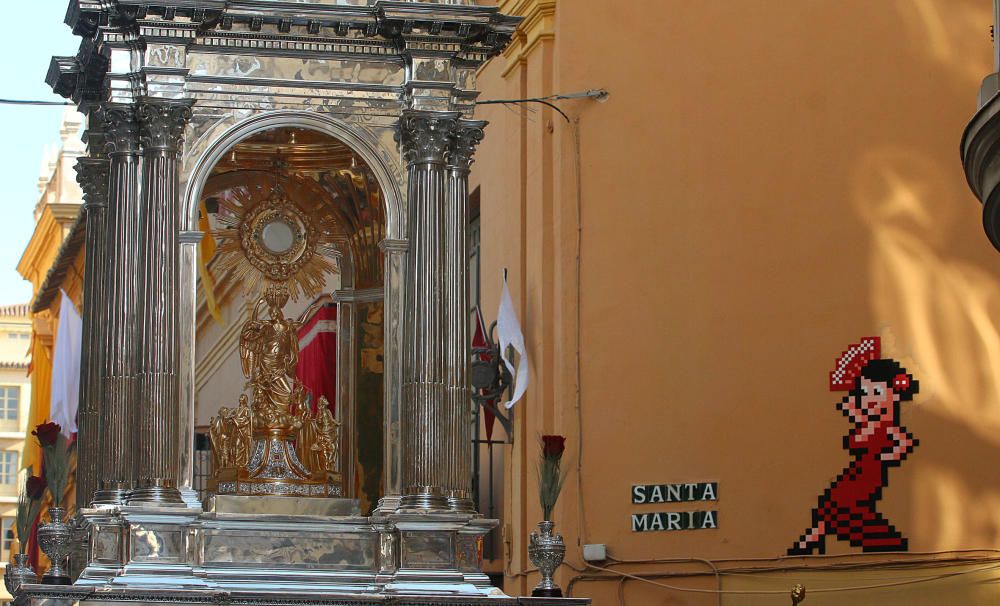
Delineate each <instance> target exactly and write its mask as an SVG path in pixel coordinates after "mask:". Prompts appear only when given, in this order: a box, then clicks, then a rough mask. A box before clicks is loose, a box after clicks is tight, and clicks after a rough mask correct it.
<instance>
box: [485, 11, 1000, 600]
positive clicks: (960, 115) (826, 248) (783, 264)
mask: <svg viewBox="0 0 1000 606" xmlns="http://www.w3.org/2000/svg"><path fill="white" fill-rule="evenodd" d="M496 4H499V6H500V8H501V9H502V10H503V11H504V12H506V13H510V14H516V15H520V16H523V17H524V18H525V19H524V22H523V23H522V24H521V26H520V29H519V35H518V36H517V37H515V40H514V42H513V43H512V44H511V45H510V47H509V48H508V49H507V50H506V51H505V52H504V53H503V55H502V56H500V57H497V58H496V59H494V60H493V61H492V62H490V63H488V64H487V65H486V66H485V67H484V68H483V69H482V70H481V71H480V73H479V79H478V85H479V87H480V89H481V90H482V91H483V93H482V95H481V97H480V101H498V100H509V101H512V102H511V103H505V104H482V105H480V106H479V108H478V109H477V115H478V116H479V117H481V118H482V119H485V120H489V122H490V126H489V127H488V136H487V137H486V138H485V140H484V141H483V143H482V145H481V148H480V150H479V152H478V153H477V158H476V164H475V166H474V169H473V174H472V180H473V184H472V187H473V188H477V187H478V196H479V199H480V204H481V213H480V222H481V224H480V226H479V227H480V233H481V234H482V235H481V248H480V251H481V257H480V259H481V260H480V272H481V275H482V286H481V291H482V302H483V308H484V310H485V311H486V315H487V318H486V321H487V323H489V321H491V319H492V316H493V315H494V314H495V311H494V310H496V306H497V301H498V299H499V293H500V285H501V282H500V277H501V273H502V270H503V268H506V269H507V270H508V275H509V278H508V280H509V285H510V289H511V291H512V294H513V298H514V303H515V307H517V310H518V313H519V315H520V318H521V322H522V325H523V327H524V332H525V336H526V339H527V346H528V350H529V354H530V358H531V373H532V377H531V383H530V386H529V388H528V392H527V395H526V397H525V399H524V400H523V401H522V402H520V403H518V404H517V406H516V407H515V414H514V420H515V430H514V440H513V444H512V445H510V446H506V447H504V457H503V458H504V466H505V469H504V473H503V477H504V483H505V484H504V486H503V490H502V492H503V495H504V496H503V504H502V510H503V527H502V529H503V532H502V534H501V537H500V540H501V541H502V543H503V548H502V549H501V550H498V559H500V561H499V562H496V566H497V569H499V570H502V571H503V573H504V576H505V591H507V592H508V593H511V594H523V593H526V592H528V591H530V590H531V588H532V587H533V586H534V584H535V583H536V582H537V580H538V575H537V573H536V572H535V571H534V569H533V568H532V566H531V564H530V562H529V560H528V555H527V535H528V533H529V532H530V531H531V530H533V529H534V527H535V524H536V523H537V522H538V521H539V520H540V519H541V509H540V506H539V504H538V492H537V476H536V462H537V460H538V454H539V445H538V442H539V440H538V437H539V436H540V435H543V434H559V435H564V436H567V438H568V440H567V452H566V455H565V458H564V461H563V467H564V469H565V470H566V471H567V472H568V473H567V477H566V480H565V485H564V488H563V491H562V495H561V497H560V500H559V504H558V505H557V508H556V511H555V514H554V519H555V521H556V525H557V530H558V531H560V532H561V533H562V534H563V536H564V538H565V540H566V544H567V557H566V564H565V565H564V566H563V567H562V569H561V571H560V575H559V578H558V581H559V582H560V584H561V585H562V587H563V589H564V590H567V589H568V590H569V591H570V592H571V593H572V595H573V596H586V597H593V598H594V600H595V602H594V603H595V604H602V605H603V604H608V605H611V604H616V603H617V604H635V605H640V604H641V605H646V604H690V605H702V604H705V605H708V604H719V603H723V604H734V605H736V604H739V605H743V604H788V603H789V599H790V598H789V592H790V590H791V587H792V586H793V585H795V584H796V583H802V584H804V585H805V586H806V588H807V591H810V593H809V594H808V597H807V598H806V601H805V602H804V603H805V604H807V605H819V604H844V603H851V604H876V603H877V604H895V603H907V604H910V605H913V604H986V603H992V602H994V601H995V600H996V599H997V596H998V590H997V584H996V583H995V581H996V579H997V576H998V575H1000V569H997V563H998V561H997V554H998V552H997V549H998V548H1000V474H998V472H997V471H996V466H995V465H994V461H995V459H996V454H997V452H998V447H1000V442H998V439H997V436H998V435H1000V432H997V431H996V427H995V425H996V424H997V423H998V422H1000V374H998V373H997V370H996V369H997V367H998V366H997V364H996V360H995V355H994V354H995V352H996V351H998V350H1000V330H998V329H997V327H996V322H997V320H996V319H997V318H998V317H1000V297H998V294H1000V258H998V257H997V255H996V252H995V251H994V250H993V249H992V247H991V246H990V243H989V241H988V240H987V239H986V238H985V237H984V236H983V235H982V228H981V219H980V216H979V215H980V212H981V211H980V208H979V205H978V204H977V202H976V200H975V199H974V198H973V197H972V195H971V194H970V193H969V191H968V188H967V186H966V184H965V178H964V175H963V171H962V166H961V163H960V161H959V159H958V154H957V150H958V141H959V137H960V136H961V133H962V130H963V128H964V126H965V124H966V122H967V121H968V119H969V117H970V116H971V114H972V112H973V111H974V110H975V91H976V90H977V88H978V83H979V80H980V78H981V77H982V75H983V74H985V73H988V72H990V71H992V70H991V69H990V66H991V52H992V45H991V41H990V38H989V33H988V28H989V25H990V23H991V22H992V16H991V8H992V7H991V5H990V3H989V2H984V1H981V0H948V1H945V0H926V1H920V2H902V1H900V2H878V3H870V2H860V1H853V0H851V1H846V2H841V1H837V2H833V1H824V2H809V3H788V2H744V3H720V2H714V3H713V2H683V1H680V0H629V1H628V2H605V1H599V0H500V1H499V2H498V3H496ZM595 89H605V90H606V91H607V92H608V95H607V97H604V96H600V97H596V96H591V97H581V98H573V99H565V100H560V99H552V98H550V97H551V96H552V95H560V94H563V95H565V94H574V93H584V92H586V91H592V90H595ZM970 91H971V92H970ZM528 99H536V100H537V99H544V100H547V101H549V102H551V103H554V104H556V105H557V106H558V107H559V109H561V110H562V111H563V112H565V114H566V116H565V118H564V117H563V116H561V115H560V114H559V113H557V112H556V111H554V110H553V109H551V108H549V107H547V106H545V105H543V104H541V103H538V102H533V101H521V100H528ZM865 336H879V337H881V343H882V353H883V356H884V357H892V358H895V359H896V360H899V361H900V362H901V363H902V364H903V366H905V367H906V369H907V370H908V371H909V372H910V373H911V374H912V375H913V377H914V378H916V379H917V380H918V381H919V382H920V391H919V394H917V395H916V396H915V397H914V399H913V401H912V402H906V403H903V404H902V413H901V414H902V422H903V424H904V425H905V426H906V428H907V429H908V431H910V432H912V434H913V435H915V436H916V437H917V439H918V440H919V444H918V445H917V446H916V448H915V449H914V451H913V452H912V453H910V454H909V455H908V457H907V458H906V459H905V460H904V461H902V463H901V464H900V465H899V466H898V467H892V468H891V469H889V471H888V480H887V484H886V485H885V486H884V489H883V490H882V493H881V500H880V501H878V503H877V509H878V511H879V512H880V513H881V514H882V515H884V516H885V518H886V519H888V520H889V521H890V522H891V523H892V524H893V525H894V527H895V528H896V529H897V530H898V531H899V532H900V533H902V534H903V535H904V536H905V537H906V538H907V539H908V545H907V547H908V550H907V551H906V552H896V553H863V552H862V549H860V548H859V547H857V546H852V545H851V544H849V542H847V541H839V540H837V539H836V538H835V537H829V538H828V539H827V543H826V547H827V553H826V554H825V555H822V556H821V555H813V556H806V557H789V556H787V555H786V554H787V551H788V549H789V548H790V547H792V546H793V545H794V543H795V542H796V541H797V540H798V539H799V537H800V535H801V534H802V533H803V531H804V530H805V529H807V528H808V527H809V526H810V525H811V524H812V522H813V520H812V517H811V512H812V510H813V508H815V507H817V499H818V497H819V496H820V495H821V494H822V493H823V491H824V490H825V489H826V488H827V487H829V486H831V483H834V482H835V481H836V480H837V475H838V474H839V473H841V471H842V470H843V469H844V468H845V466H846V465H847V464H848V462H849V461H850V460H851V455H850V453H849V452H848V451H847V450H846V449H845V448H844V447H843V440H844V438H845V436H846V435H847V433H848V431H849V429H850V423H849V421H848V420H847V419H845V418H844V416H843V415H842V414H841V413H840V412H839V411H838V410H837V404H838V402H839V401H840V399H841V397H842V395H843V394H842V393H834V392H831V391H830V390H829V389H828V377H829V373H830V371H831V370H832V369H833V368H834V363H835V361H836V359H837V358H838V356H840V354H841V352H843V351H844V350H845V349H847V348H848V346H849V345H851V344H856V343H859V339H860V338H861V337H865ZM689 483H712V484H714V485H715V487H716V492H717V495H716V496H717V499H716V500H712V501H694V502H688V501H687V500H685V499H683V498H682V499H681V501H680V502H665V503H651V502H650V499H648V498H647V499H645V502H636V501H642V500H643V499H639V498H637V497H636V496H635V495H636V493H635V487H636V486H663V485H678V484H680V485H685V484H689ZM664 490H665V489H664ZM709 510H710V511H714V512H715V513H716V518H715V523H716V526H717V527H716V528H706V529H700V528H698V529H687V525H686V524H685V525H683V528H684V529H683V530H678V529H676V528H674V529H671V528H669V527H666V528H664V529H663V530H662V531H661V530H660V528H659V527H658V524H657V523H655V522H651V521H650V520H651V518H649V517H648V516H647V514H656V513H664V514H680V515H681V516H686V515H687V513H688V512H692V511H709ZM634 516H639V518H638V519H639V520H640V521H639V523H638V526H637V525H636V522H635V517H634ZM665 519H681V518H676V517H675V518H665ZM683 519H685V520H687V519H688V518H687V517H683ZM643 520H645V521H643ZM666 526H669V524H667V525H666ZM643 530H646V531H643ZM585 545H602V546H604V548H605V549H606V553H607V557H606V558H604V559H599V560H593V561H590V562H587V561H585V560H584V557H583V555H584V546H585Z"/></svg>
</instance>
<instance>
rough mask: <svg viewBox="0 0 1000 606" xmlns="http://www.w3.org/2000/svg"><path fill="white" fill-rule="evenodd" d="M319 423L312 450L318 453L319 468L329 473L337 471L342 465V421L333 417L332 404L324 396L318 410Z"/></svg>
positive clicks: (320, 400) (321, 397)
mask: <svg viewBox="0 0 1000 606" xmlns="http://www.w3.org/2000/svg"><path fill="white" fill-rule="evenodd" d="M317 417H318V419H317V425H318V426H319V430H318V431H317V435H316V442H315V443H314V444H313V445H312V450H313V451H314V452H315V453H316V455H317V456H316V459H317V463H318V465H319V469H320V470H322V471H325V472H329V473H336V472H337V468H338V467H339V466H340V460H339V456H338V455H339V452H340V449H339V448H338V444H339V442H340V422H339V421H337V419H335V418H334V417H333V413H332V412H330V405H329V403H328V402H327V400H326V398H325V397H324V396H320V398H319V409H318V411H317Z"/></svg>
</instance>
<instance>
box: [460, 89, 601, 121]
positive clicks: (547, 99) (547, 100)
mask: <svg viewBox="0 0 1000 606" xmlns="http://www.w3.org/2000/svg"><path fill="white" fill-rule="evenodd" d="M607 98H608V91H606V90H605V89H603V88H594V89H591V90H587V91H582V92H578V93H565V94H561V95H546V96H544V97H528V98H525V99H487V100H485V101H476V105H510V104H517V103H540V104H541V105H545V106H547V107H549V108H551V109H554V110H555V111H557V112H559V115H560V116H562V117H563V120H565V121H566V123H567V124H571V123H572V120H570V117H569V116H568V115H567V114H566V112H564V111H563V110H561V109H560V108H559V106H557V105H556V104H555V103H553V101H568V100H571V99H595V100H597V101H603V100H604V99H607Z"/></svg>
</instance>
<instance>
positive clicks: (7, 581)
mask: <svg viewBox="0 0 1000 606" xmlns="http://www.w3.org/2000/svg"><path fill="white" fill-rule="evenodd" d="M37 582H38V575H37V574H35V571H34V569H32V568H31V564H30V563H29V562H28V554H26V553H18V554H14V563H13V564H8V565H7V567H6V568H4V571H3V584H4V585H6V587H7V593H9V594H10V595H14V592H16V591H17V588H18V587H20V586H21V585H23V584H24V583H37Z"/></svg>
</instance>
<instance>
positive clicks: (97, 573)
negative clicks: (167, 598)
mask: <svg viewBox="0 0 1000 606" xmlns="http://www.w3.org/2000/svg"><path fill="white" fill-rule="evenodd" d="M206 506H207V507H208V510H207V511H202V510H201V509H200V508H192V507H184V506H180V507H178V506H176V505H170V506H144V507H135V506H119V507H102V508H97V509H88V510H83V512H82V515H83V519H84V520H85V521H86V523H87V525H88V532H89V542H88V565H87V567H86V568H85V569H84V571H83V572H82V574H81V575H80V577H79V579H78V581H77V583H76V587H78V588H90V589H93V590H94V592H95V593H94V594H93V596H95V597H94V599H97V598H96V596H99V595H103V594H105V593H107V592H119V593H120V594H121V595H122V596H125V597H122V598H121V599H127V600H131V599H132V598H131V597H128V596H131V595H132V594H133V593H134V594H135V595H145V594H146V593H148V592H150V591H155V592H169V591H193V592H195V593H194V594H192V595H193V596H200V597H198V598H197V599H198V600H200V599H202V598H204V599H206V600H208V601H212V599H214V598H212V597H211V596H213V595H216V596H217V595H218V594H219V593H220V592H223V593H225V594H234V593H236V592H249V593H251V594H254V595H268V596H271V599H272V601H273V600H277V599H284V598H285V597H287V596H291V595H301V596H303V598H305V596H319V595H322V596H338V597H339V596H381V597H383V598H390V597H392V598H393V599H395V598H401V597H403V596H423V597H457V598H458V597H460V598H462V599H465V600H470V599H471V600H475V599H479V598H483V597H487V596H490V599H496V598H498V597H501V598H502V597H505V596H504V595H503V593H502V592H500V591H499V590H497V589H496V588H494V587H491V586H490V583H489V579H488V578H487V576H486V575H485V574H483V573H482V570H481V561H480V559H479V549H478V544H479V541H480V540H481V539H482V537H483V535H485V534H486V533H487V532H489V530H490V529H492V528H493V527H495V526H496V524H497V522H496V521H495V520H484V519H483V518H481V517H479V516H478V515H477V514H474V513H458V512H453V511H447V510H445V511H434V512H427V511H421V512H406V511H398V512H396V513H392V514H388V515H375V516H372V517H363V516H360V515H358V503H357V501H354V500H350V499H339V498H325V499H324V498H297V497H253V498H247V497H239V496H228V495H227V496H216V497H215V498H212V499H209V501H208V502H207V503H206ZM121 592H124V593H121ZM115 595H119V594H118V593H116V594H115ZM115 599H118V598H115ZM191 599H192V600H195V598H194V597H192V598H191ZM136 601H142V600H139V599H138V598H137V599H136ZM185 601H187V598H185ZM195 601H197V600H195ZM336 603H337V604H340V603H341V602H339V601H338V602H336ZM389 603H401V602H391V601H390V602H389ZM462 603H470V602H468V601H466V602H462Z"/></svg>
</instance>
